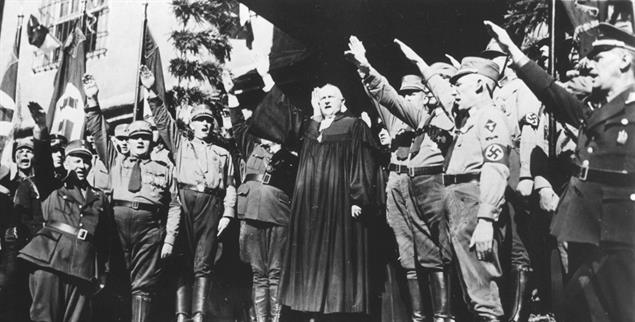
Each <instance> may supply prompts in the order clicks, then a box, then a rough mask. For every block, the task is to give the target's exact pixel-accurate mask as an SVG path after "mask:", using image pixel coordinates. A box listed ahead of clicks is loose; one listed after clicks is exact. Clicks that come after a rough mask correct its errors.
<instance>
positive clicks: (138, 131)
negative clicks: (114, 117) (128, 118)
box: [128, 121, 152, 137]
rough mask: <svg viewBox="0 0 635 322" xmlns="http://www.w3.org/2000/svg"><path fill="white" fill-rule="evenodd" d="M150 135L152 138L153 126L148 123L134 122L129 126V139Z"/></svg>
mask: <svg viewBox="0 0 635 322" xmlns="http://www.w3.org/2000/svg"><path fill="white" fill-rule="evenodd" d="M135 135H148V136H150V137H152V125H151V124H150V123H148V122H146V121H134V122H132V123H130V125H129V126H128V137H132V136H135Z"/></svg>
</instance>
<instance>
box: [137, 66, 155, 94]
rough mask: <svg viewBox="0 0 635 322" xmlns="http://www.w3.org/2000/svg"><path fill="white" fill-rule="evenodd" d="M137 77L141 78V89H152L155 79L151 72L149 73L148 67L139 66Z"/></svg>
mask: <svg viewBox="0 0 635 322" xmlns="http://www.w3.org/2000/svg"><path fill="white" fill-rule="evenodd" d="M139 77H140V78H141V85H143V87H145V88H146V89H148V90H150V89H152V87H153V86H154V82H155V78H154V74H153V73H152V71H150V69H149V68H148V66H146V65H141V68H140V72H139Z"/></svg>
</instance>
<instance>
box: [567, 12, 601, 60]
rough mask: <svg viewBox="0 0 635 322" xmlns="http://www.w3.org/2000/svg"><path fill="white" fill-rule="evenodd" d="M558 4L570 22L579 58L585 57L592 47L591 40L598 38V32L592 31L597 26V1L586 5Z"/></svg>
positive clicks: (598, 13)
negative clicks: (577, 46)
mask: <svg viewBox="0 0 635 322" xmlns="http://www.w3.org/2000/svg"><path fill="white" fill-rule="evenodd" d="M560 2H561V3H562V6H563V7H564V8H565V11H566V12H567V16H569V20H571V25H573V41H575V42H577V43H578V45H579V48H580V57H585V56H586V55H587V53H589V51H591V48H592V47H593V46H592V44H593V40H595V39H596V38H597V36H598V34H597V33H598V30H597V29H594V27H596V26H597V25H598V24H599V20H598V18H599V15H600V9H599V8H598V6H597V2H598V1H588V4H582V3H580V2H579V1H570V0H561V1H560ZM593 4H595V5H593Z"/></svg>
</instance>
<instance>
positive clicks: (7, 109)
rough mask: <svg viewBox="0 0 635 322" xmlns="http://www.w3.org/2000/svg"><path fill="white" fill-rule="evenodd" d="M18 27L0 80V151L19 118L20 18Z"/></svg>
mask: <svg viewBox="0 0 635 322" xmlns="http://www.w3.org/2000/svg"><path fill="white" fill-rule="evenodd" d="M18 20H19V23H18V29H17V30H16V33H15V41H14V43H13V51H12V52H11V58H10V59H9V64H8V66H7V69H6V71H5V72H4V76H3V77H2V82H1V83H0V152H2V151H3V150H4V146H5V144H6V142H7V141H9V140H10V137H11V134H12V130H13V128H14V125H15V121H16V120H17V119H18V118H19V114H20V113H19V111H18V109H17V105H16V93H17V84H18V60H19V57H20V36H21V34H22V26H21V21H22V20H21V19H18Z"/></svg>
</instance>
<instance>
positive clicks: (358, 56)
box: [344, 36, 428, 134]
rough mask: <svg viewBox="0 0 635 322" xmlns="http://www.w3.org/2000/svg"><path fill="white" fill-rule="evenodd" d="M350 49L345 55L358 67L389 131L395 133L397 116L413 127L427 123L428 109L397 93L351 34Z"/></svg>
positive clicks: (368, 92) (365, 87)
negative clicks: (369, 60)
mask: <svg viewBox="0 0 635 322" xmlns="http://www.w3.org/2000/svg"><path fill="white" fill-rule="evenodd" d="M348 48H349V50H347V51H345V52H344V57H346V59H347V60H348V61H350V62H351V63H353V65H355V66H356V67H357V72H358V73H359V75H360V76H361V78H362V83H363V84H364V89H365V90H366V93H367V94H368V95H369V96H370V97H371V99H372V100H373V101H376V102H377V103H378V104H374V105H375V108H376V109H377V112H378V113H379V116H380V117H381V118H382V121H383V122H384V124H385V125H386V128H387V129H388V132H390V133H391V134H392V133H393V130H394V129H393V127H394V126H395V123H396V119H395V117H397V118H399V119H400V120H402V121H403V122H404V123H406V124H408V125H409V126H410V127H412V128H413V129H416V128H418V127H419V125H420V124H423V123H425V120H426V119H427V117H428V113H427V111H426V109H424V108H422V107H421V106H415V105H414V104H410V103H409V102H407V101H406V100H405V99H404V98H403V97H401V96H400V95H399V93H397V90H395V88H394V87H392V86H391V85H390V83H388V80H387V79H386V78H385V77H384V76H382V75H381V74H379V72H378V71H377V70H375V69H374V68H373V67H372V66H371V65H370V63H369V62H368V59H367V58H366V49H365V48H364V44H362V42H361V41H359V39H357V37H355V36H351V37H350V39H349V43H348Z"/></svg>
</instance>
